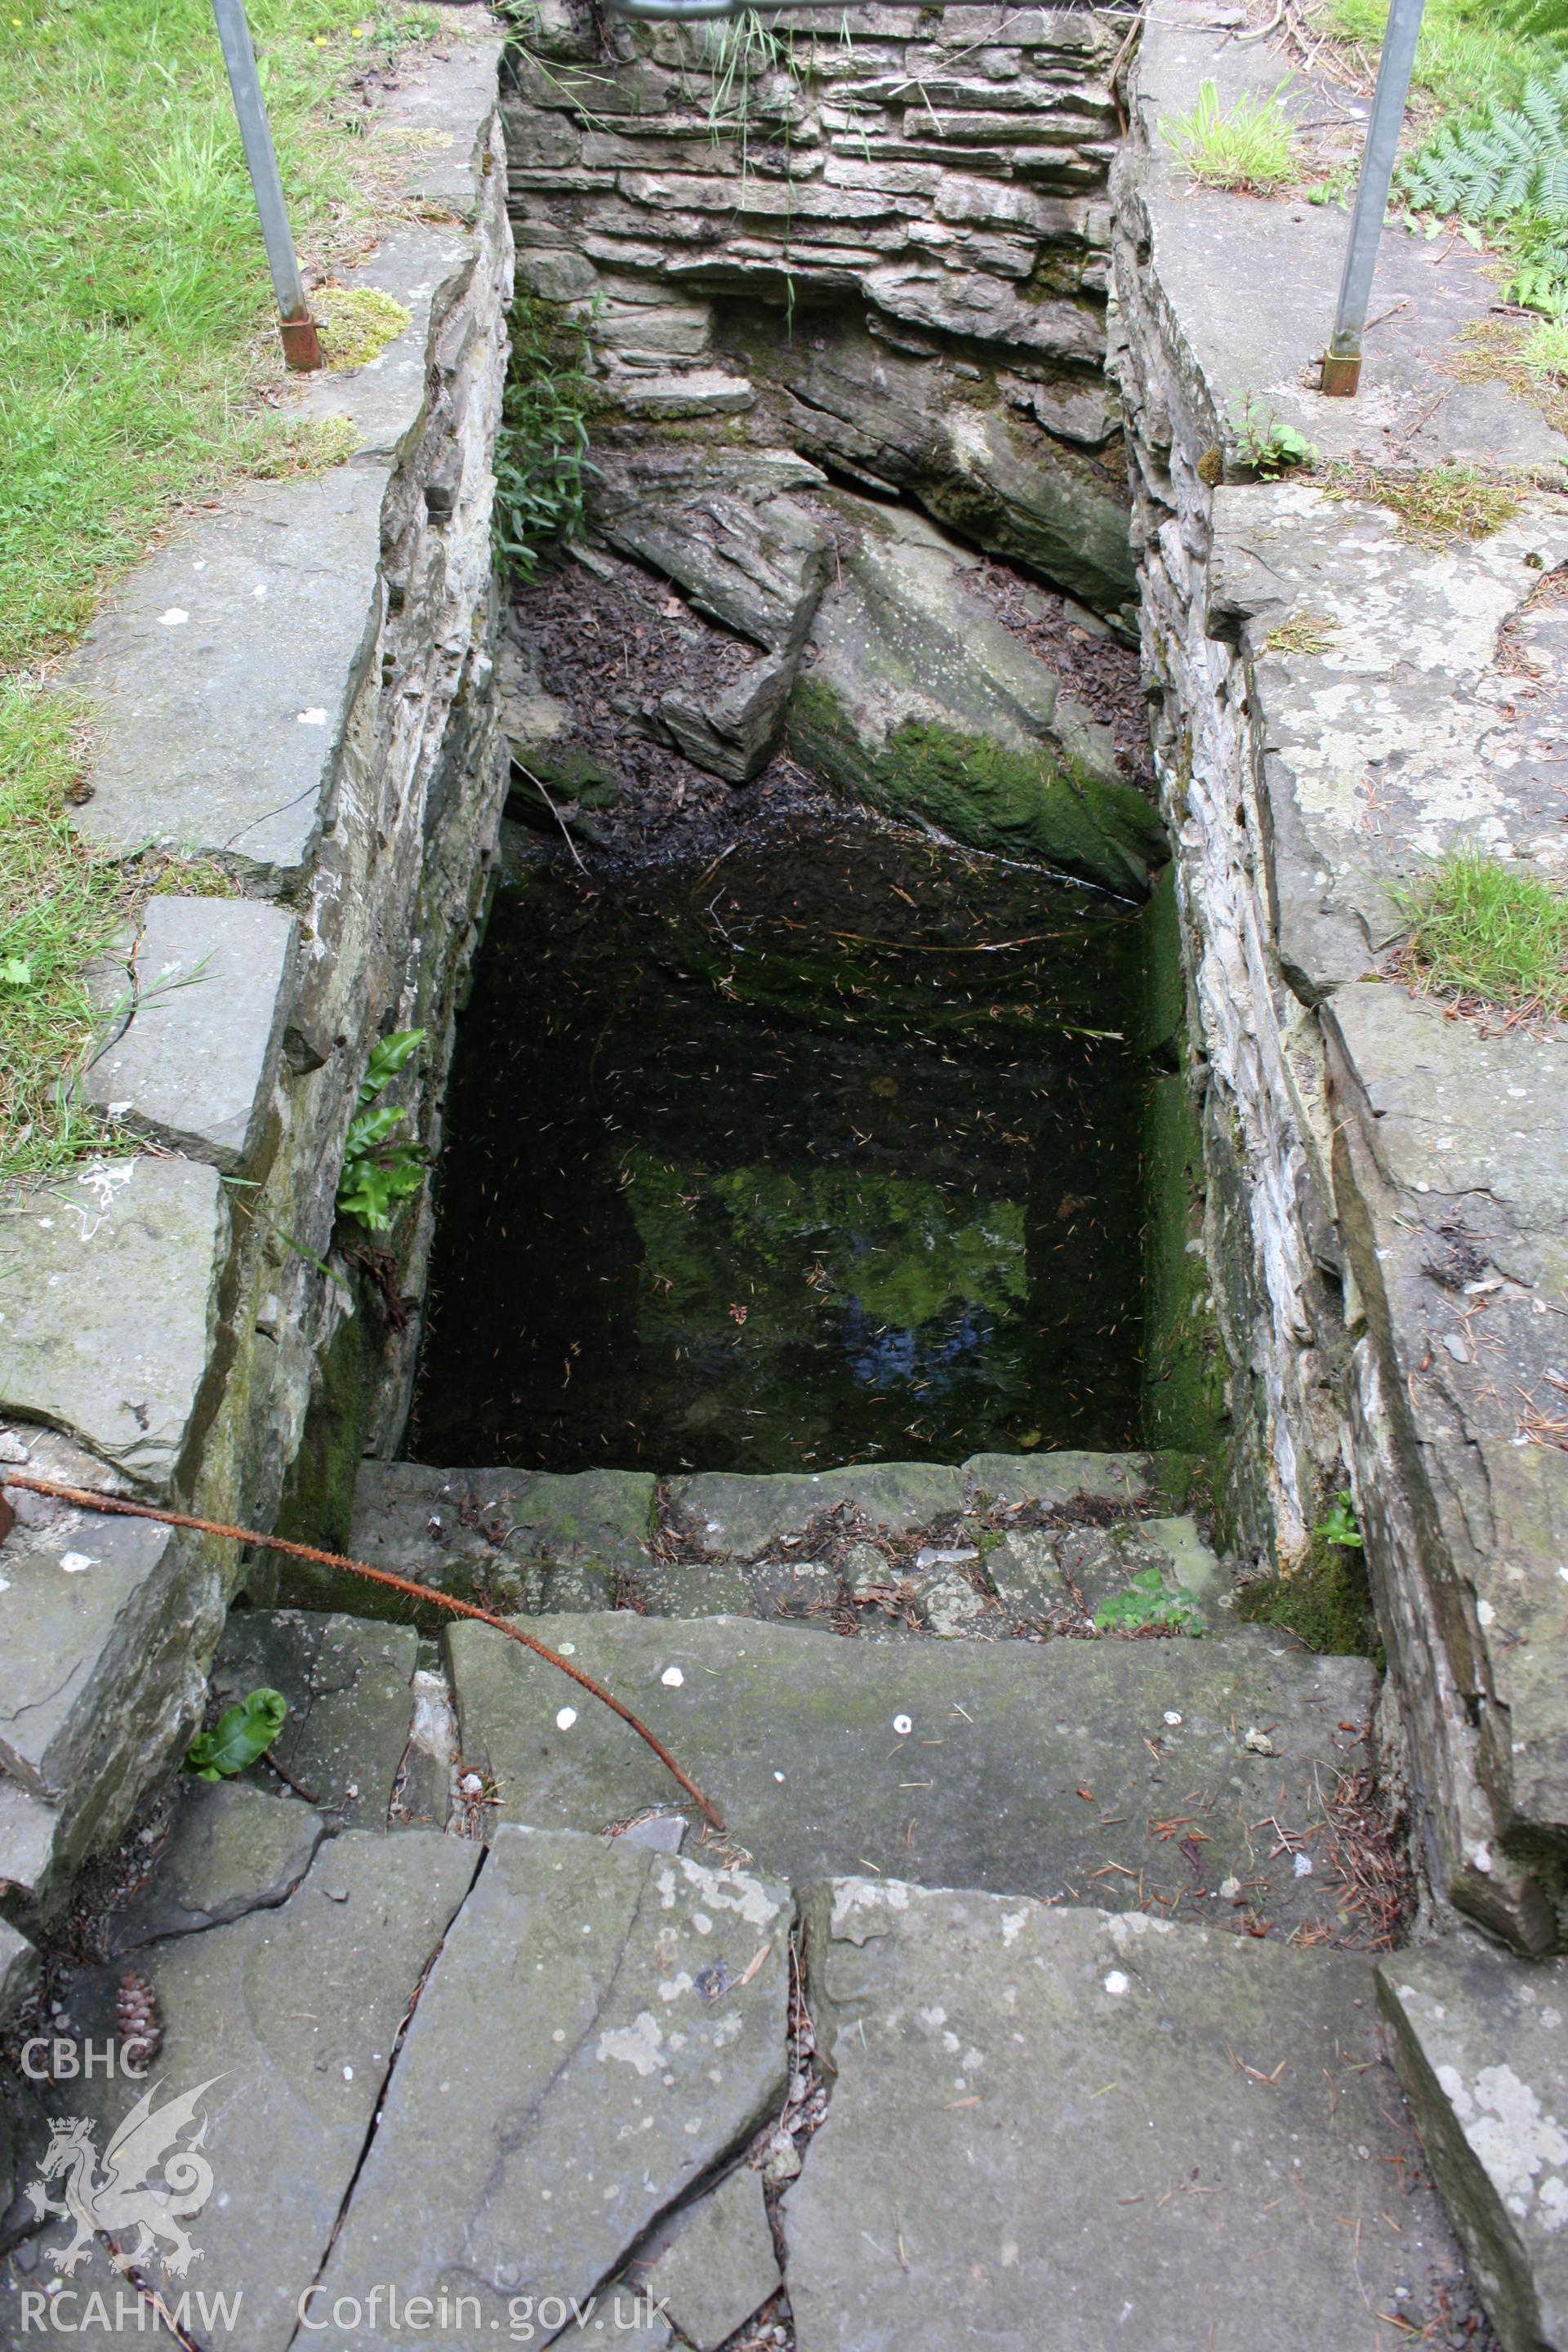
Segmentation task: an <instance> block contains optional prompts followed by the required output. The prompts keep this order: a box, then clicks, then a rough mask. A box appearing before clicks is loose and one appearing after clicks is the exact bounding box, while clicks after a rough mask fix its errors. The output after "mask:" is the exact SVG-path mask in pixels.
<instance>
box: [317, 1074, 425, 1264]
mask: <svg viewBox="0 0 1568 2352" xmlns="http://www.w3.org/2000/svg"><path fill="white" fill-rule="evenodd" d="M424 1042H425V1032H424V1030H423V1029H399V1030H398V1031H396V1033H395V1034H394V1035H393V1036H390V1037H383V1038H381V1039H380V1040H379V1041H378V1043H377V1044H376V1045H374V1046H373V1047H372V1049H371V1056H370V1060H369V1061H368V1062H367V1064H366V1065H365V1073H364V1076H363V1079H362V1080H361V1082H360V1090H359V1105H358V1108H357V1109H356V1111H355V1113H354V1116H353V1118H352V1119H351V1120H350V1122H349V1131H348V1135H347V1137H346V1138H345V1139H344V1142H343V1164H342V1171H340V1173H339V1176H338V1214H339V1215H340V1216H343V1217H352V1218H353V1221H354V1223H356V1224H361V1225H365V1226H367V1227H368V1228H369V1230H370V1231H371V1232H372V1233H373V1234H384V1232H385V1231H386V1229H387V1227H388V1226H389V1225H390V1224H391V1223H392V1218H393V1212H394V1211H395V1209H396V1208H397V1206H398V1204H399V1203H400V1202H404V1201H411V1200H412V1199H413V1197H414V1195H415V1194H416V1192H418V1190H419V1187H420V1186H421V1184H423V1182H424V1181H425V1154H424V1151H423V1150H422V1149H421V1148H420V1146H419V1145H418V1144H417V1143H415V1142H413V1141H411V1140H410V1139H408V1138H407V1137H400V1138H399V1139H398V1140H397V1141H396V1142H394V1141H393V1140H392V1137H393V1133H394V1130H395V1129H397V1128H399V1127H401V1126H402V1124H403V1121H404V1120H405V1118H407V1116H408V1113H407V1112H406V1110H403V1109H400V1108H398V1107H397V1105H396V1104H395V1103H382V1104H381V1105H380V1108H376V1104H377V1099H378V1097H380V1096H381V1095H382V1094H383V1093H384V1091H385V1089H386V1087H388V1085H389V1084H390V1083H391V1081H392V1080H393V1079H394V1078H395V1076H397V1073H398V1071H399V1070H401V1069H402V1068H403V1067H404V1066H405V1063H407V1062H409V1061H411V1060H412V1059H413V1057H414V1055H416V1053H417V1052H418V1050H419V1048H420V1046H421V1045H423V1044H424Z"/></svg>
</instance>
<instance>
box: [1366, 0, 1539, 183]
mask: <svg viewBox="0 0 1568 2352" xmlns="http://www.w3.org/2000/svg"><path fill="white" fill-rule="evenodd" d="M1543 5H1544V0H1543ZM1551 5H1553V6H1558V5H1560V6H1561V8H1562V11H1563V17H1564V21H1565V23H1568V0H1551ZM1400 185H1401V187H1402V188H1403V190H1404V192H1405V194H1406V196H1408V197H1409V199H1410V200H1411V202H1412V203H1413V204H1415V205H1416V206H1417V207H1419V208H1420V209H1422V210H1425V211H1427V212H1436V213H1458V215H1459V216H1460V218H1461V219H1464V220H1470V221H1495V220H1501V219H1504V218H1506V217H1507V216H1508V215H1512V214H1519V213H1533V214H1538V215H1543V216H1545V217H1547V218H1554V217H1556V216H1557V215H1568V61H1565V62H1564V63H1563V65H1560V66H1557V67H1554V68H1552V72H1550V73H1546V74H1535V75H1532V76H1531V79H1530V80H1529V82H1528V83H1527V84H1526V85H1525V89H1524V91H1523V93H1522V95H1521V99H1520V102H1519V104H1518V105H1517V106H1513V107H1497V106H1494V107H1493V108H1492V110H1491V111H1490V113H1489V115H1487V116H1486V118H1485V119H1484V120H1482V121H1475V122H1470V123H1452V124H1449V125H1447V127H1446V128H1445V129H1443V130H1441V131H1438V132H1437V134H1436V138H1434V139H1431V140H1429V141H1428V142H1427V143H1426V146H1425V147H1424V148H1423V149H1422V151H1421V152H1420V154H1419V155H1416V156H1415V157H1413V158H1412V160H1411V161H1410V162H1409V163H1406V164H1405V167H1404V169H1403V171H1402V172H1401V173H1400Z"/></svg>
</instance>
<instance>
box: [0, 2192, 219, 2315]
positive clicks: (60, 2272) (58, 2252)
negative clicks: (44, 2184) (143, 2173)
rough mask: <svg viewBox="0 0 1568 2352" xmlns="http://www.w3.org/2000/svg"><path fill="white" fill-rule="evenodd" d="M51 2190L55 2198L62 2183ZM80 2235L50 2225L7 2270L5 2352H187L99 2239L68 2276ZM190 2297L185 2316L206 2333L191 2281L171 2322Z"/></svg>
mask: <svg viewBox="0 0 1568 2352" xmlns="http://www.w3.org/2000/svg"><path fill="white" fill-rule="evenodd" d="M40 2152H41V2149H40ZM48 2187H49V2190H50V2193H51V2194H54V2193H56V2192H57V2191H58V2187H59V2183H58V2181H51V2182H50V2183H49V2184H48ZM74 2234H75V2233H74V2231H73V2230H72V2228H71V2226H70V2224H69V2223H68V2222H66V2221H51V2222H50V2224H49V2226H48V2228H47V2229H46V2230H41V2231H38V2232H37V2235H29V2236H27V2237H26V2238H25V2239H24V2240H23V2241H22V2242H21V2243H20V2244H19V2245H18V2246H17V2247H16V2251H15V2252H14V2253H13V2254H12V2255H11V2257H10V2259H9V2261H7V2262H5V2263H0V2345H4V2346H5V2352H36V2347H37V2346H38V2345H40V2344H47V2343H48V2342H49V2341H50V2340H51V2338H52V2339H54V2340H56V2341H58V2340H59V2339H60V2338H61V2337H65V2338H66V2339H68V2341H69V2342H70V2343H71V2344H72V2345H76V2346H79V2347H81V2352H124V2347H125V2346H126V2345H128V2344H139V2345H140V2344H144V2345H147V2346H149V2347H152V2352H183V2344H182V2338H181V2337H180V2336H177V2335H175V2334H174V2331H173V2330H172V2329H171V2328H170V2327H169V2326H167V2324H166V2323H165V2321H164V2320H163V2318H161V2317H160V2315H159V2314H158V2311H157V2309H156V2308H155V2306H154V2305H153V2298H152V2296H151V2295H150V2294H143V2293H142V2290H141V2289H140V2288H139V2287H138V2286H137V2285H136V2284H135V2282H134V2281H133V2280H132V2279H128V2278H127V2277H126V2276H125V2274H124V2273H123V2272H122V2271H121V2270H119V2269H118V2268H117V2267H116V2265H115V2263H113V2262H112V2261H111V2260H110V2255H109V2253H108V2252H107V2251H106V2249H105V2248H104V2246H103V2244H102V2242H101V2241H100V2240H99V2239H93V2240H91V2241H89V2244H88V2246H87V2247H86V2249H85V2250H84V2252H83V2256H82V2259H81V2260H80V2262H79V2263H77V2264H76V2266H75V2267H74V2268H73V2269H72V2270H70V2271H69V2272H67V2271H66V2270H65V2269H64V2267H63V2263H64V2260H65V2257H66V2256H67V2254H68V2251H69V2249H70V2247H71V2245H72V2243H73V2242H74ZM193 2275H194V2274H193ZM187 2294H188V2295H189V2298H190V2301H189V2304H188V2305H186V2306H185V2310H186V2317H187V2318H188V2320H189V2321H190V2323H191V2325H193V2326H195V2327H201V2326H202V2304H201V2301H200V2296H201V2289H200V2288H197V2287H195V2286H193V2284H192V2283H191V2281H190V2280H185V2281H174V2282H171V2283H170V2285H169V2289H168V2293H167V2308H168V2314H169V2316H170V2317H171V2318H174V2319H178V2316H179V2313H180V2309H181V2305H180V2297H181V2296H182V2295H187ZM189 2340H190V2339H189V2338H188V2337H187V2338H185V2339H184V2341H185V2342H188V2341H189Z"/></svg>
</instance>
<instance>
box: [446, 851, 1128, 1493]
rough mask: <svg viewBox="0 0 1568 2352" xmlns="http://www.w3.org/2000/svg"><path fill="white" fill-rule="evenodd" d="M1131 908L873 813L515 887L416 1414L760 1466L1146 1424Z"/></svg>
mask: <svg viewBox="0 0 1568 2352" xmlns="http://www.w3.org/2000/svg"><path fill="white" fill-rule="evenodd" d="M1139 950H1140V940H1139V927H1138V926H1137V924H1136V923H1135V922H1133V921H1131V920H1129V919H1128V918H1127V917H1126V915H1125V914H1124V913H1122V912H1121V911H1120V910H1117V909H1115V908H1112V907H1110V904H1109V903H1108V902H1105V901H1100V900H1097V899H1095V898H1094V897H1093V896H1092V894H1089V893H1085V892H1084V891H1082V890H1080V889H1073V890H1071V891H1068V890H1067V889H1064V888H1062V887H1059V886H1056V885H1053V884H1052V883H1051V882H1049V880H1048V879H1047V877H1042V876H1040V875H1039V874H1037V873H1034V872H1027V871H1020V870H1017V869H1012V868H1007V867H1002V866H997V865H995V864H994V863H993V862H991V861H986V860H981V859H976V858H973V857H969V856H964V855H963V854H962V853H958V852H955V851H951V850H943V849H940V848H938V847H935V846H933V845H930V844H927V843H924V842H919V843H914V844H911V843H910V842H907V841H905V840H903V839H901V838H900V837H898V836H896V835H891V834H889V833H888V832H885V831H882V830H877V829H872V828H870V827H866V826H860V825H858V824H854V823H851V822H847V821H846V822H842V823H838V824H835V825H833V826H831V827H828V828H826V829H824V828H822V827H821V826H820V825H817V826H815V827H812V828H809V829H806V828H802V829H800V830H797V831H795V833H793V834H786V835H775V836H774V837H773V839H772V840H770V841H767V842H765V843H755V842H753V843H750V844H744V845H741V846H740V847H738V848H736V849H735V850H733V851H732V852H731V853H730V855H729V856H726V858H725V859H724V860H723V861H722V862H721V866H720V868H719V869H718V870H717V871H715V869H714V868H713V867H712V866H710V867H709V869H708V870H707V872H706V873H703V874H698V873H695V872H694V873H692V874H690V875H689V876H687V877H680V876H672V875H670V874H669V873H668V872H664V873H659V874H657V875H651V874H639V875H637V876H635V877H630V878H626V877H612V876H605V877H583V876H582V875H580V874H578V873H577V872H576V871H575V869H574V868H573V867H571V866H566V865H564V864H563V863H561V862H559V861H553V860H552V861H549V862H542V863H541V865H540V866H539V867H538V869H537V870H536V871H534V872H533V873H532V874H531V877H529V878H528V880H527V881H526V882H525V884H524V885H523V886H522V887H521V888H516V889H511V890H508V891H507V892H504V893H503V894H502V897H501V898H500V901H499V903H498V906H497V908H496V911H495V914H494V916H493V918H492V920H491V927H490V933H489V939H488V940H487V943H486V947H485V950H484V955H483V957H482V959H481V962H480V968H479V979H478V982H477V985H476V988H475V992H474V996H473V999H472V1002H471V1003H470V1005H469V1007H468V1012H467V1013H466V1014H465V1015H464V1020H463V1024H462V1029H461V1032H460V1035H459V1040H458V1060H457V1066H456V1069H455V1072H454V1080H453V1087H452V1092H451V1097H450V1100H449V1105H448V1142H447V1151H446V1154H445V1157H444V1159H443V1161H442V1166H441V1186H440V1202H439V1206H440V1226H439V1231H438V1234H437V1247H436V1255H435V1262H434V1266H433V1273H432V1296H433V1302H434V1304H433V1311H432V1318H431V1329H430V1334H429V1337H428V1339H427V1342H426V1353H425V1360H424V1367H423V1371H422V1376H421V1382H420V1389H419V1394H418V1397H417V1399H416V1418H415V1423H414V1428H413V1431H412V1433H411V1445H412V1449H413V1450H414V1451H415V1452H416V1453H417V1454H419V1455H421V1456H422V1457H423V1458H424V1459H426V1460H429V1461H447V1462H455V1463H476V1464H477V1463H513V1464H517V1465H522V1466H535V1465H537V1466H541V1467H545V1468H552V1469H562V1470H570V1469H582V1468H584V1467H588V1466H591V1465H596V1464H604V1465H616V1466H627V1465H637V1464H641V1465H647V1466H648V1467H652V1468H658V1469H661V1470H674V1469H677V1468H679V1467H682V1466H691V1467H696V1468H723V1467H743V1468H746V1469H751V1470H776V1469H786V1468H792V1467H795V1466H797V1465H811V1464H813V1463H816V1462H822V1463H829V1462H838V1461H848V1460H856V1459H865V1458H867V1457H868V1456H871V1455H876V1454H883V1455H893V1456H902V1457H916V1458H919V1457H921V1456H924V1457H928V1458H934V1459H942V1458H949V1459H952V1458H957V1457H958V1456H961V1455H962V1454H967V1453H973V1452H978V1451H981V1450H983V1449H984V1448H987V1447H996V1448H1000V1449H1008V1450H1011V1449H1014V1448H1016V1447H1018V1446H1021V1445H1022V1446H1028V1445H1033V1444H1057V1445H1060V1444H1078V1445H1085V1446H1116V1445H1121V1444H1129V1443H1131V1442H1132V1441H1133V1440H1134V1439H1135V1437H1136V1413H1137V1398H1138V1389H1139V1322H1138V1315H1139V1291H1140V1277H1141V1255H1142V1254H1141V1244H1140V1218H1139V1168H1138V1134H1139V1118H1140V1109H1141V1104H1142V1085H1143V1079H1142V1065H1141V1064H1140V1062H1139V1060H1138V1058H1137V1056H1136V1055H1134V1053H1133V1052H1132V1051H1131V1047H1130V1046H1129V1045H1127V1044H1126V1043H1125V1042H1123V1040H1122V1038H1121V1037H1118V1036H1116V1035H1108V1034H1105V1033H1107V1032H1118V1031H1121V1032H1125V1031H1126V1029H1127V1027H1128V1026H1129V1024H1130V1022H1131V1017H1132V1015H1131V1007H1132V1006H1133V1004H1134V1003H1135V1001H1136V989H1137V974H1138V955H1139Z"/></svg>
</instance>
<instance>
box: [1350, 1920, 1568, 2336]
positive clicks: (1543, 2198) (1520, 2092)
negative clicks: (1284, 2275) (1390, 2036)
mask: <svg viewBox="0 0 1568 2352" xmlns="http://www.w3.org/2000/svg"><path fill="white" fill-rule="evenodd" d="M1378 1984H1379V1990H1380V1992H1381V1995H1382V2000H1383V2005H1384V2011H1385V2012H1386V2014H1387V2016H1388V2018H1389V2020H1390V2021H1391V2023H1392V2025H1393V2027H1394V2065H1395V2066H1396V2068H1397V2069H1398V2073H1399V2078H1400V2081H1401V2082H1402V2083H1403V2084H1404V2085H1405V2093H1406V2095H1407V2096H1408V2098H1409V2100H1410V2103H1411V2105H1412V2106H1413V2108H1414V2109H1415V2115H1416V2116H1417V2118H1418V2120H1419V2123H1420V2126H1421V2133H1422V2137H1423V2140H1424V2142H1425V2144H1426V2152H1427V2155H1428V2157H1429V2158H1430V2160H1431V2164H1432V2168H1433V2170H1434V2172H1435V2173H1436V2177H1437V2181H1438V2185H1439V2187H1440V2188H1441V2189H1442V2191H1443V2194H1444V2197H1445V2198H1446V2200H1447V2206H1448V2210H1449V2212H1450V2213H1451V2214H1452V2216H1453V2219H1454V2224H1455V2227H1456V2228H1457V2229H1458V2232H1459V2235H1460V2237H1461V2238H1462V2239H1463V2241H1464V2243H1465V2247H1466V2250H1467V2252H1468V2254H1469V2258H1470V2262H1471V2265H1472V2267H1473V2269H1474V2271H1475V2274H1476V2278H1477V2282H1478V2284H1479V2287H1480V2290H1481V2293H1482V2294H1483V2296H1484V2297H1485V2299H1486V2305H1487V2310H1488V2313H1489V2316H1490V2318H1491V2320H1492V2322H1493V2324H1494V2326H1496V2328H1497V2330H1498V2333H1499V2335H1500V2336H1501V2338H1502V2340H1503V2343H1504V2345H1505V2347H1507V2352H1540V2347H1542V2346H1552V2347H1557V2346H1561V2345H1564V2344H1568V1962H1565V1961H1563V1960H1556V1961H1553V1962H1550V1963H1532V1962H1530V1961H1523V1960H1517V1959H1514V1958H1510V1956H1509V1955H1507V1954H1505V1953H1502V1952H1500V1951H1498V1950H1496V1949H1495V1948H1493V1947H1492V1946H1490V1945H1488V1944H1483V1943H1482V1942H1481V1941H1480V1940H1479V1937H1471V1936H1456V1937H1451V1938H1449V1939H1448V1940H1447V1941H1445V1942H1443V1943H1440V1944H1431V1945H1427V1946H1426V1947H1424V1948H1419V1949H1417V1950H1415V1951H1409V1952H1401V1953H1399V1954H1398V1955H1397V1957H1396V1958H1392V1959H1388V1960H1385V1961H1384V1962H1383V1964H1382V1966H1381V1967H1380V1968H1379V1969H1378Z"/></svg>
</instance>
